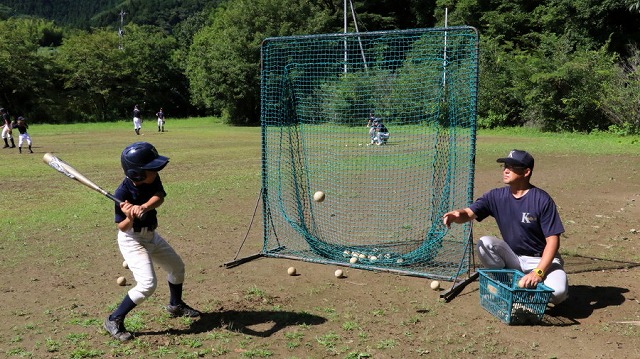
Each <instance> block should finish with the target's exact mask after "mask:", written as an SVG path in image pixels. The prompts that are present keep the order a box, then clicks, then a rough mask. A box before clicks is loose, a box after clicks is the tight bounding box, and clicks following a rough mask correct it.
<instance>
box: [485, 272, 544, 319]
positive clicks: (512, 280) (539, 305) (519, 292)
mask: <svg viewBox="0 0 640 359" xmlns="http://www.w3.org/2000/svg"><path fill="white" fill-rule="evenodd" d="M479 274H480V306H481V307H482V308H484V309H486V310H487V311H488V312H489V313H491V314H492V315H493V316H495V317H496V318H498V319H500V320H501V321H502V322H504V323H506V324H536V323H539V322H540V321H541V320H542V318H543V317H544V312H545V310H546V308H547V304H549V299H550V298H551V293H553V289H551V288H549V287H547V286H546V285H544V284H539V285H538V286H537V287H536V288H533V289H529V288H523V287H522V286H520V285H519V283H518V282H519V281H520V280H521V279H522V278H524V273H522V272H520V271H518V270H515V269H480V270H479Z"/></svg>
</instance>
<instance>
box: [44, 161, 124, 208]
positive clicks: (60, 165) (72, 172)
mask: <svg viewBox="0 0 640 359" xmlns="http://www.w3.org/2000/svg"><path fill="white" fill-rule="evenodd" d="M42 160H43V161H44V163H46V164H48V165H49V166H50V167H51V168H53V169H55V170H56V171H58V172H60V173H62V174H63V175H65V176H67V177H69V178H71V179H74V180H76V181H78V182H80V183H82V184H83V185H85V186H87V187H89V188H91V189H92V190H94V191H96V192H98V193H100V194H102V195H104V196H106V197H107V198H109V199H110V200H112V201H114V202H115V203H118V204H120V203H122V201H121V200H119V199H118V198H116V197H115V196H114V195H112V194H111V193H109V192H107V191H105V190H104V189H102V188H101V187H100V186H98V185H97V184H95V183H94V182H93V181H91V180H90V179H88V178H87V177H85V176H84V175H83V174H82V173H80V172H78V170H76V169H75V168H73V166H71V165H70V164H68V163H66V162H65V161H63V160H61V159H59V158H58V157H56V156H55V155H53V154H52V153H49V152H47V153H45V154H44V156H43V157H42Z"/></svg>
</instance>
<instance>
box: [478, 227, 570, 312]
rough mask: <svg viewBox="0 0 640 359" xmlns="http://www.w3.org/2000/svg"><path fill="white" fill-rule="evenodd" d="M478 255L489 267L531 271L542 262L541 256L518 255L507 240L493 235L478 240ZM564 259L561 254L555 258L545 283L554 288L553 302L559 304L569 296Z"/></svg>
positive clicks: (524, 271)
mask: <svg viewBox="0 0 640 359" xmlns="http://www.w3.org/2000/svg"><path fill="white" fill-rule="evenodd" d="M477 248H478V256H479V257H480V261H482V264H483V265H484V266H485V267H487V268H496V269H502V268H507V269H517V270H519V271H521V272H523V273H525V274H526V273H529V272H531V270H533V269H535V268H536V267H537V266H538V263H540V257H529V256H518V255H517V254H515V253H514V252H513V250H511V247H509V245H508V244H507V242H505V241H503V240H501V239H498V238H496V237H493V236H483V237H480V239H479V240H478V247H477ZM563 266H564V261H563V260H562V257H561V256H560V254H558V255H557V256H556V258H554V259H553V262H552V264H551V268H549V269H548V270H547V273H546V277H545V279H544V282H543V283H544V284H545V285H546V286H548V287H549V288H551V289H553V293H552V294H551V303H553V304H559V303H561V302H563V301H564V300H565V299H567V297H568V296H569V281H568V279H567V273H566V272H565V271H564V268H563Z"/></svg>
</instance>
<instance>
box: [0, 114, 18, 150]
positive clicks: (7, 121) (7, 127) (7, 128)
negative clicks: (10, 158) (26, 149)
mask: <svg viewBox="0 0 640 359" xmlns="http://www.w3.org/2000/svg"><path fill="white" fill-rule="evenodd" d="M0 117H2V139H3V140H4V147H3V148H9V147H11V148H14V147H16V144H15V142H13V136H12V135H11V127H12V126H11V117H10V116H9V112H8V111H7V110H6V109H5V108H0ZM9 140H11V146H9Z"/></svg>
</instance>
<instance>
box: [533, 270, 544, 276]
mask: <svg viewBox="0 0 640 359" xmlns="http://www.w3.org/2000/svg"><path fill="white" fill-rule="evenodd" d="M532 272H533V273H535V274H536V275H537V276H538V277H540V278H543V277H544V271H543V270H542V269H540V268H534V269H533V270H532Z"/></svg>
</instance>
